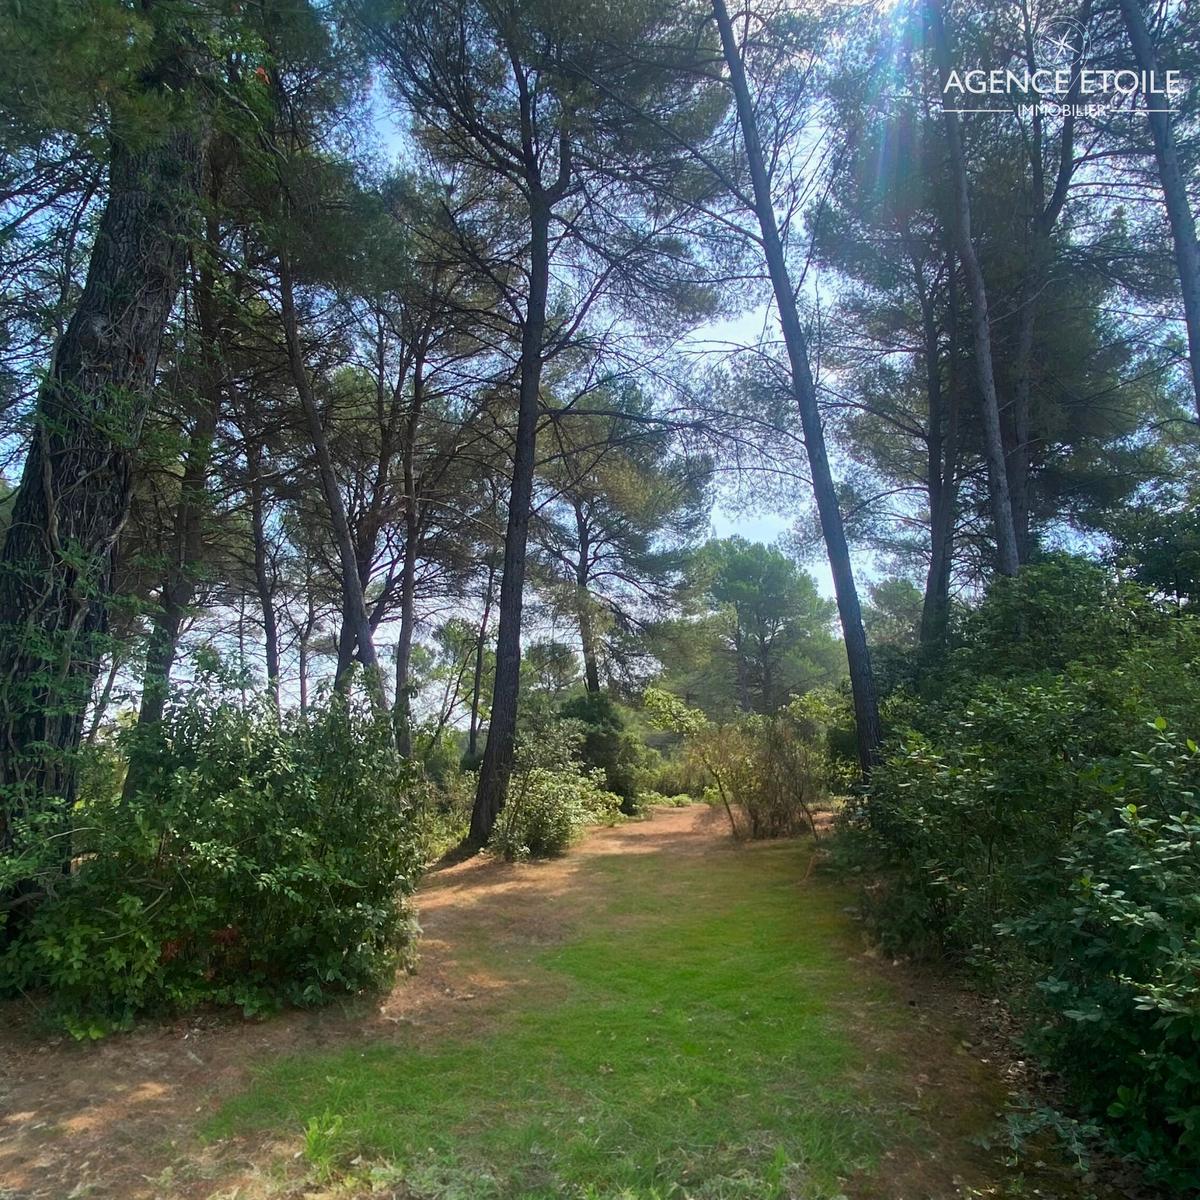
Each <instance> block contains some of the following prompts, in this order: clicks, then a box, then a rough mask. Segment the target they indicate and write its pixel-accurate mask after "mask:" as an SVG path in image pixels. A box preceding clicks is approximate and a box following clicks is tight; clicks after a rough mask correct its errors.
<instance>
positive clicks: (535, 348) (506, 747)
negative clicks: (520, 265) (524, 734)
mask: <svg viewBox="0 0 1200 1200" xmlns="http://www.w3.org/2000/svg"><path fill="white" fill-rule="evenodd" d="M529 232H530V240H529V299H528V303H527V305H526V310H525V321H524V326H523V328H522V330H521V362H520V390H519V401H518V408H517V432H516V444H515V446H514V447H513V473H512V487H511V489H510V491H509V497H508V526H507V529H506V530H505V535H504V564H503V567H502V569H501V575H500V606H499V607H500V624H499V629H498V630H497V634H496V679H495V683H494V685H493V687H492V713H491V719H490V721H489V723H488V737H487V745H486V746H485V747H484V751H483V763H482V765H481V766H480V770H479V786H478V788H477V789H476V792H475V805H474V808H473V809H472V811H471V828H470V832H469V833H468V835H467V840H468V843H469V844H471V845H475V846H483V845H486V843H487V840H488V838H489V837H491V835H492V829H493V828H494V827H495V824H496V818H497V817H498V816H499V814H500V810H501V808H503V807H504V798H505V794H506V793H507V791H508V780H509V776H510V775H511V774H512V768H513V758H514V756H515V753H516V736H517V703H518V699H519V694H520V688H521V610H522V600H523V596H522V593H523V591H524V586H525V550H526V546H527V543H528V541H529V518H530V505H531V503H532V501H533V468H534V448H535V443H536V440H537V420H538V399H539V392H540V389H541V382H542V340H543V335H544V333H545V328H546V300H547V296H548V294H549V290H550V208H549V205H548V204H547V203H546V199H545V196H544V195H542V194H540V191H539V192H538V193H535V194H534V195H533V196H531V198H530V202H529Z"/></svg>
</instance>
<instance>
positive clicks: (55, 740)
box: [0, 127, 202, 904]
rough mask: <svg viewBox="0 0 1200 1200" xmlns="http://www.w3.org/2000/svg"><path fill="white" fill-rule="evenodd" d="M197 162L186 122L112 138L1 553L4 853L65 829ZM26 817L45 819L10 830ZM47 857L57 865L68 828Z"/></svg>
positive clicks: (0, 807)
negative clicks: (78, 289) (84, 269)
mask: <svg viewBox="0 0 1200 1200" xmlns="http://www.w3.org/2000/svg"><path fill="white" fill-rule="evenodd" d="M201 159H202V138H201V137H200V136H199V135H198V133H197V132H196V131H195V130H194V129H191V128H186V127H185V128H177V129H176V130H175V131H174V132H173V133H171V134H170V136H168V137H166V138H164V139H163V140H161V141H158V142H156V143H154V144H152V145H149V146H146V145H140V146H139V147H138V148H136V149H135V148H132V147H130V146H128V145H125V144H124V143H122V142H119V141H118V142H116V143H115V144H114V147H113V152H112V160H111V165H110V170H109V196H108V203H107V205H106V206H105V210H104V214H103V217H102V218H101V222H100V228H99V230H98V232H97V235H96V243H95V246H94V248H93V251H92V257H91V262H90V264H89V267H88V277H87V282H86V284H85V286H84V289H83V294H82V295H81V296H80V300H79V306H78V308H77V309H76V310H75V315H74V316H73V317H72V319H71V322H70V324H69V325H68V326H67V330H66V333H65V334H64V335H63V338H62V340H61V342H60V343H59V345H58V348H57V350H56V352H55V356H54V362H53V363H52V365H51V368H50V372H49V376H48V378H47V380H46V382H45V383H44V384H43V386H42V389H41V392H40V393H39V396H38V404H37V412H36V416H35V421H34V434H33V440H32V444H31V445H30V448H29V454H28V457H27V458H26V460H25V469H24V472H23V474H22V478H21V488H20V491H19V492H18V494H17V499H16V503H15V505H14V508H13V514H12V523H11V525H10V527H9V530H8V535H7V537H6V539H5V542H4V549H3V554H2V556H0V853H12V852H14V851H15V852H24V851H30V850H33V851H34V852H36V851H37V850H38V849H39V847H41V846H44V845H46V843H45V841H44V839H45V838H46V837H47V836H49V835H50V834H51V833H52V832H53V833H57V834H59V835H64V834H65V829H64V828H62V826H64V825H65V822H66V818H67V814H68V813H69V812H70V808H71V804H72V802H73V799H74V757H75V751H76V750H77V748H78V745H79V738H80V729H81V723H82V718H83V712H84V708H85V707H86V705H87V701H88V697H89V695H90V692H91V688H92V684H93V682H94V680H95V677H96V673H97V671H98V667H99V661H100V658H101V652H102V642H103V640H104V635H105V633H106V630H107V603H108V599H109V595H110V593H111V591H112V584H113V566H114V549H115V546H116V543H117V538H118V536H119V535H120V532H121V529H122V527H123V525H124V524H125V520H126V517H127V514H128V508H129V501H130V487H131V460H132V456H133V451H134V450H135V449H136V447H137V444H138V439H139V436H140V433H141V427H142V423H143V420H144V419H145V415H146V410H147V408H148V406H149V398H150V391H151V387H152V385H153V382H154V376H155V371H156V369H157V365H158V355H159V348H160V345H161V342H162V336H163V329H164V327H165V325H166V322H167V318H168V317H169V315H170V312H171V308H172V306H173V304H174V302H175V295H176V293H177V292H178V290H179V284H180V281H181V278H182V275H183V269H184V263H185V261H186V256H187V245H188V238H189V233H190V225H191V216H192V212H193V210H194V205H195V197H196V192H197V190H198V188H199V186H200V176H201ZM56 817H57V820H58V822H59V826H60V827H59V828H57V829H55V828H54V827H53V821H54V820H55V818H56ZM23 818H34V820H35V821H39V820H43V819H46V818H49V819H50V821H51V822H52V824H51V826H50V827H49V828H38V829H37V830H34V829H32V828H30V829H28V830H22V828H21V827H20V826H21V822H22V820H23ZM53 857H54V859H55V860H57V862H58V863H60V864H61V863H64V862H66V861H68V860H69V857H70V846H69V838H68V837H66V836H59V838H58V840H57V841H56V842H55V843H54V850H53ZM36 890H37V889H36V887H34V886H30V887H26V888H22V889H21V894H22V896H33V895H35V894H36ZM4 903H5V904H8V903H11V901H5V902H4Z"/></svg>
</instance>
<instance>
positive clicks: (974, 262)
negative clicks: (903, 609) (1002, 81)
mask: <svg viewBox="0 0 1200 1200" xmlns="http://www.w3.org/2000/svg"><path fill="white" fill-rule="evenodd" d="M929 13H930V17H931V20H932V24H933V43H934V50H935V53H936V55H937V59H938V73H939V75H940V77H941V79H942V81H943V84H944V82H945V80H947V79H949V77H950V71H951V61H950V42H949V40H948V38H947V36H946V25H945V21H944V19H943V16H942V6H941V0H931V2H930V5H929ZM942 116H943V118H944V121H945V129H946V148H947V150H948V151H949V154H950V175H951V186H952V187H953V189H954V224H955V233H956V235H957V239H958V255H959V259H960V260H961V262H962V265H963V274H964V276H965V277H966V281H967V291H968V292H969V293H970V296H971V324H972V329H973V331H974V337H975V370H976V374H977V376H978V382H979V394H980V415H981V417H982V418H983V446H984V458H985V459H986V461H987V475H988V494H989V496H990V498H991V507H992V520H993V523H994V524H995V527H996V561H997V565H998V566H999V568H1000V572H1001V574H1004V575H1015V574H1016V573H1017V571H1018V569H1019V568H1020V565H1021V564H1020V556H1019V554H1018V553H1017V534H1016V529H1015V528H1014V526H1013V514H1012V500H1011V497H1010V496H1009V492H1008V465H1007V463H1006V462H1005V456H1004V437H1003V434H1002V432H1001V429H1000V403H999V401H998V400H997V398H996V373H995V371H994V369H993V367H992V334H991V324H990V318H989V316H988V302H987V287H986V286H985V284H984V280H983V269H982V268H981V267H980V265H979V256H978V255H977V254H976V253H975V243H974V242H973V241H972V238H971V195H970V192H969V190H968V188H967V164H966V160H965V158H964V157H963V146H962V130H961V128H960V127H959V124H958V113H957V112H956V111H955V110H954V109H953V108H951V107H950V102H949V100H948V99H947V97H946V93H945V91H944V89H943V93H942Z"/></svg>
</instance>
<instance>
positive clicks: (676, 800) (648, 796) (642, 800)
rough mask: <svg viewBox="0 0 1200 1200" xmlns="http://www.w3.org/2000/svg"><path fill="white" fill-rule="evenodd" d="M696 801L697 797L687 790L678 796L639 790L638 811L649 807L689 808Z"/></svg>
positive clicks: (643, 810)
mask: <svg viewBox="0 0 1200 1200" xmlns="http://www.w3.org/2000/svg"><path fill="white" fill-rule="evenodd" d="M695 803H696V797H695V796H692V795H689V794H688V793H687V792H680V793H679V794H678V795H676V796H664V795H663V794H662V792H654V791H646V792H638V798H637V807H638V812H645V810H646V809H648V808H687V806H688V805H689V804H695Z"/></svg>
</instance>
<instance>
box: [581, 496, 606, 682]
mask: <svg viewBox="0 0 1200 1200" xmlns="http://www.w3.org/2000/svg"><path fill="white" fill-rule="evenodd" d="M575 531H576V533H577V534H578V536H579V559H578V561H577V562H576V564H575V589H576V592H575V594H576V597H577V599H578V601H579V644H580V646H581V647H582V649H583V679H584V686H585V687H586V689H587V690H588V692H590V693H591V694H592V695H596V694H597V693H598V692H599V691H600V664H599V662H598V661H597V657H596V630H595V626H594V622H593V621H592V609H591V600H592V597H591V594H590V593H589V591H588V567H589V565H590V564H589V561H588V560H589V558H590V557H591V552H592V545H591V538H590V537H589V536H588V525H587V520H586V519H585V517H584V515H583V509H582V508H581V507H580V505H578V504H576V505H575Z"/></svg>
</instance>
